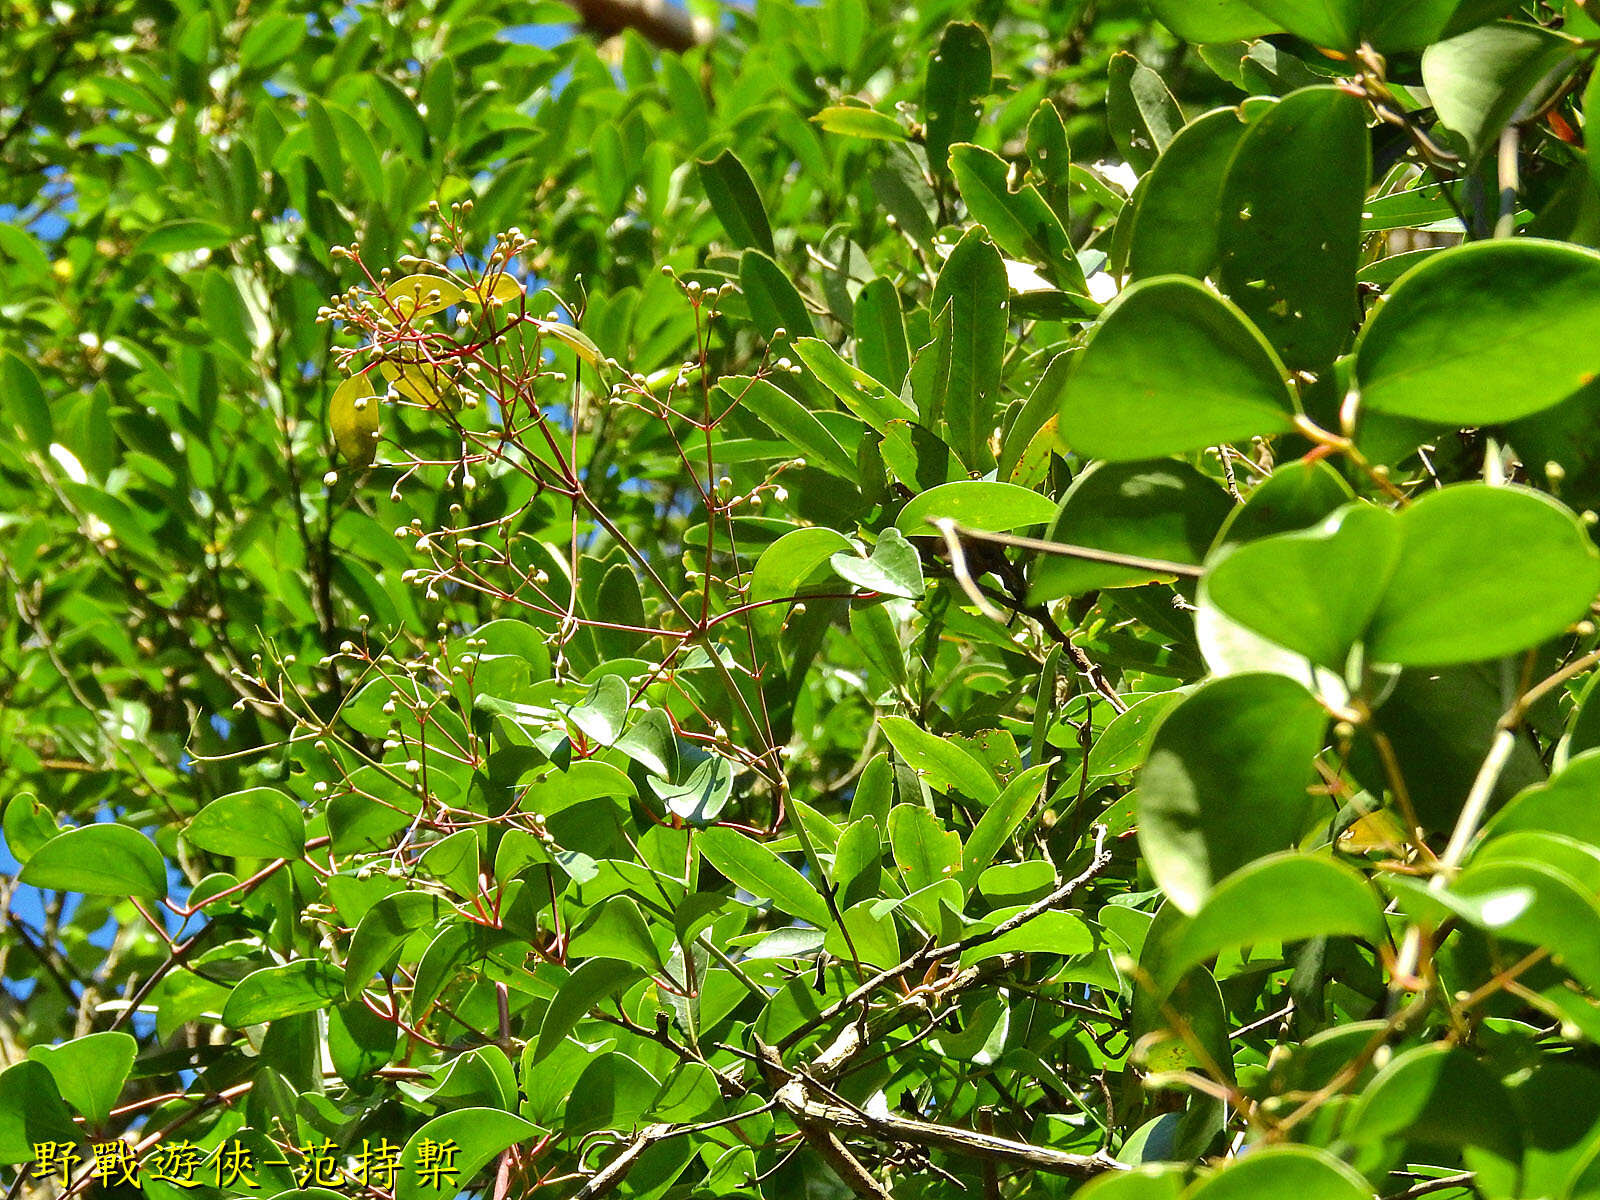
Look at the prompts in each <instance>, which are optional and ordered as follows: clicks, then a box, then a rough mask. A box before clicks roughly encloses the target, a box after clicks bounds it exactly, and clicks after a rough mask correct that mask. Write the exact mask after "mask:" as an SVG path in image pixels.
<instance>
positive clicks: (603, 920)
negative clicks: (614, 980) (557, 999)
mask: <svg viewBox="0 0 1600 1200" xmlns="http://www.w3.org/2000/svg"><path fill="white" fill-rule="evenodd" d="M568 952H569V953H570V954H571V955H572V956H573V957H574V958H614V959H619V960H621V961H622V962H628V963H632V964H633V965H634V966H636V967H641V968H643V969H644V970H646V971H651V972H654V971H659V970H660V969H661V955H660V953H659V952H658V951H657V950H656V944H655V943H654V942H653V941H651V940H650V929H649V927H648V926H647V925H646V924H645V921H644V914H643V913H641V912H640V911H639V905H638V903H637V902H636V901H634V900H633V899H631V898H630V897H627V896H612V897H611V898H610V899H608V900H606V901H604V902H603V903H602V904H600V905H599V907H597V908H596V909H595V910H594V911H593V912H592V913H590V914H589V916H588V918H587V919H585V921H584V922H583V924H582V925H580V926H579V927H578V928H577V929H575V930H574V931H573V933H572V941H571V943H570V944H569V945H568Z"/></svg>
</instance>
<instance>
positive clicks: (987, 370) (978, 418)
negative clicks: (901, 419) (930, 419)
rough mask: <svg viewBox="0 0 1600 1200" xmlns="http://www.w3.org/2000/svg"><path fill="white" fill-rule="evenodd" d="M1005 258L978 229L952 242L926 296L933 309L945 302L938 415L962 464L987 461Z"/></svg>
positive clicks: (1003, 313) (1002, 335)
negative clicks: (946, 368) (946, 332)
mask: <svg viewBox="0 0 1600 1200" xmlns="http://www.w3.org/2000/svg"><path fill="white" fill-rule="evenodd" d="M1008 295H1009V289H1008V287H1007V285H1006V268H1005V263H1004V262H1003V261H1002V260H1001V258H1000V252H999V251H998V250H996V249H995V248H994V245H993V244H992V243H991V242H990V241H989V240H988V238H986V237H985V236H984V232H983V230H982V229H970V230H968V231H967V233H966V234H965V235H964V236H963V237H962V239H961V240H960V241H959V242H957V243H956V247H955V249H954V250H952V251H950V257H949V258H947V259H946V260H945V263H944V267H943V268H942V269H941V270H940V272H939V280H938V282H937V283H936V284H935V285H934V288H933V298H932V301H931V304H932V308H933V311H934V312H940V311H942V310H943V309H944V307H945V306H946V305H949V306H950V335H951V338H952V340H953V357H952V359H951V363H950V372H949V382H948V386H947V390H946V391H945V400H944V409H943V416H944V420H945V422H946V423H947V424H948V425H949V426H950V445H951V448H952V449H954V450H955V452H956V453H957V454H959V455H960V456H961V460H962V461H963V462H965V463H966V464H967V466H968V467H970V468H972V469H974V470H977V469H979V467H980V465H981V464H992V456H991V455H990V452H989V439H990V438H991V437H992V436H993V435H994V426H995V402H996V399H997V398H998V396H999V392H1000V363H1001V359H1002V357H1003V355H1004V352H1005V342H1006V320H1007V309H1006V300H1007V297H1008Z"/></svg>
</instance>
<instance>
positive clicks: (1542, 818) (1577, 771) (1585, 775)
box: [1484, 751, 1600, 846]
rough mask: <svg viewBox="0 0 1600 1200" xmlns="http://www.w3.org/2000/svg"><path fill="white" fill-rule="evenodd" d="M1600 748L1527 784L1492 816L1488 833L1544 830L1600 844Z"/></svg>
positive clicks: (1591, 843) (1577, 757) (1487, 835)
mask: <svg viewBox="0 0 1600 1200" xmlns="http://www.w3.org/2000/svg"><path fill="white" fill-rule="evenodd" d="M1597 793H1600V752H1594V751H1591V752H1589V753H1585V754H1580V755H1578V756H1576V757H1575V758H1573V759H1572V760H1571V761H1570V762H1568V763H1567V764H1566V765H1565V766H1564V767H1562V768H1561V769H1560V770H1558V771H1556V773H1555V774H1554V775H1552V776H1551V777H1550V778H1549V779H1548V780H1547V781H1545V782H1543V783H1536V784H1534V785H1532V786H1530V787H1527V788H1524V789H1523V790H1522V791H1520V792H1518V793H1517V794H1516V796H1515V797H1513V798H1512V800H1511V801H1510V803H1508V804H1507V805H1506V806H1505V807H1504V808H1503V809H1501V810H1500V811H1499V812H1498V813H1496V814H1495V815H1494V816H1493V817H1492V818H1490V820H1489V824H1488V825H1487V826H1486V827H1485V829H1484V836H1485V837H1493V836H1495V835H1497V834H1502V833H1510V832H1514V831H1516V830H1530V829H1531V830H1544V831H1548V832H1550V833H1559V834H1564V835H1566V836H1568V837H1571V838H1575V839H1576V840H1577V841H1580V842H1584V843H1587V844H1588V845H1591V846H1600V805H1597V804H1595V803H1594V801H1593V797H1594V796H1595V795H1596V794H1597Z"/></svg>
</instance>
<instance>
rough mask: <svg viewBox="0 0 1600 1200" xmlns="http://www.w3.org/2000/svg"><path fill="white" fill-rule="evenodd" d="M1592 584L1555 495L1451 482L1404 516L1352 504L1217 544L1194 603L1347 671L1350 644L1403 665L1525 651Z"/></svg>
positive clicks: (1552, 631) (1567, 615)
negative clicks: (1300, 527) (1303, 526)
mask: <svg viewBox="0 0 1600 1200" xmlns="http://www.w3.org/2000/svg"><path fill="white" fill-rule="evenodd" d="M1512 578H1514V579H1516V580H1517V586H1516V588H1515V589H1510V588H1507V586H1506V580H1508V579H1512ZM1597 590H1600V557H1597V554H1596V551H1595V549H1594V547H1593V545H1592V543H1591V542H1590V541H1589V538H1588V536H1587V534H1586V533H1585V531H1584V529H1583V527H1582V525H1581V524H1580V523H1579V522H1578V520H1577V519H1576V518H1575V517H1573V516H1572V515H1571V514H1570V513H1568V512H1567V511H1566V510H1564V509H1563V508H1562V507H1561V506H1560V505H1559V504H1557V503H1556V502H1555V501H1553V500H1551V499H1550V498H1549V497H1547V496H1544V495H1542V494H1540V493H1537V492H1533V491H1529V490H1526V489H1523V488H1518V487H1489V486H1487V485H1484V484H1457V485H1454V486H1451V487H1448V488H1443V489H1440V490H1436V491H1432V492H1428V493H1426V494H1425V495H1424V496H1423V497H1422V499H1420V500H1418V501H1417V502H1416V503H1414V504H1412V505H1411V506H1410V507H1408V508H1406V509H1404V510H1403V511H1402V512H1400V513H1399V514H1398V515H1393V514H1390V513H1389V512H1387V511H1386V510H1382V509H1376V508H1372V507H1370V506H1365V505H1350V506H1347V507H1346V508H1344V509H1342V510H1340V512H1338V513H1336V514H1335V515H1334V516H1333V517H1330V518H1329V519H1328V521H1327V522H1326V523H1325V524H1324V525H1322V526H1321V527H1320V528H1318V529H1314V530H1307V531H1302V532H1297V533H1288V534H1280V535H1278V536H1276V537H1269V538H1263V539H1262V540H1260V541H1257V542H1251V543H1248V544H1246V545H1243V546H1239V547H1234V548H1231V549H1228V550H1225V551H1223V552H1222V553H1221V554H1220V555H1219V556H1218V557H1217V559H1216V560H1215V561H1214V562H1213V564H1212V566H1211V568H1210V570H1209V571H1208V572H1207V574H1206V577H1205V579H1204V580H1203V582H1202V591H1201V605H1202V607H1204V606H1208V605H1210V606H1215V607H1216V608H1218V609H1220V610H1221V611H1222V612H1223V613H1225V614H1226V615H1227V616H1228V617H1229V618H1230V619H1232V620H1234V621H1237V622H1238V623H1240V624H1241V625H1244V626H1245V627H1246V628H1248V629H1251V630H1253V631H1254V632H1256V633H1259V634H1261V635H1262V636H1263V637H1266V638H1268V639H1269V640H1271V641H1272V642H1274V643H1276V644H1277V645H1280V646H1283V647H1285V648H1287V649H1290V650H1294V651H1296V652H1297V653H1299V654H1303V655H1305V656H1306V657H1307V658H1309V659H1310V660H1311V661H1312V662H1315V663H1317V664H1318V665H1320V666H1324V667H1327V668H1329V669H1330V670H1333V671H1335V672H1342V671H1343V670H1344V667H1345V662H1346V658H1347V656H1348V654H1349V651H1350V648H1351V647H1352V646H1353V645H1354V644H1355V643H1356V642H1358V641H1361V642H1364V643H1365V644H1366V656H1367V659H1368V660H1369V661H1373V662H1388V663H1398V664H1400V665H1402V666H1445V665H1449V664H1451V663H1461V662H1473V661H1477V660H1481V659H1487V658H1498V657H1500V656H1501V655H1505V654H1511V653H1514V652H1516V651H1518V650H1525V649H1527V648H1528V647H1530V646H1534V645H1537V644H1538V643H1539V642H1542V641H1544V640H1545V639H1547V638H1550V637H1554V636H1555V635H1556V634H1558V633H1560V632H1561V631H1562V630H1563V629H1565V628H1566V627H1567V626H1568V625H1569V624H1570V623H1572V622H1573V621H1576V620H1578V619H1579V618H1581V617H1582V615H1583V613H1584V612H1585V611H1587V609H1588V606H1589V603H1590V601H1591V600H1592V599H1593V598H1594V595H1595V593H1596V591H1597Z"/></svg>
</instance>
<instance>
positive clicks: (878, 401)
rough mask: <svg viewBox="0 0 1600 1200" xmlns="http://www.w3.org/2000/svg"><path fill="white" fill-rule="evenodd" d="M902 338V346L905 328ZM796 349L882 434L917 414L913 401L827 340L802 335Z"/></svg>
mask: <svg viewBox="0 0 1600 1200" xmlns="http://www.w3.org/2000/svg"><path fill="white" fill-rule="evenodd" d="M858 307H859V306H858ZM895 316H896V317H898V316H899V308H898V307H897V308H896V309H895ZM900 341H901V344H902V346H903V345H904V342H905V330H904V329H902V330H901V331H900ZM794 352H795V354H796V356H798V357H799V359H800V361H801V362H803V363H805V365H806V366H807V367H809V368H810V370H811V373H812V374H813V375H815V376H816V377H817V380H818V382H820V383H821V384H822V386H823V387H825V388H827V389H828V390H829V391H830V392H832V393H833V394H834V395H835V396H837V397H839V399H840V400H842V401H843V402H844V405H845V407H846V408H848V409H849V410H850V411H851V412H853V413H855V414H856V416H858V417H860V418H861V419H862V420H863V421H865V422H866V423H867V424H868V425H871V426H872V427H873V428H874V429H876V430H878V431H879V432H880V433H881V432H882V431H883V429H884V428H885V427H886V426H887V425H888V423H889V422H890V421H896V420H902V421H903V420H911V419H914V418H915V417H916V415H917V413H916V409H915V408H913V407H912V405H911V404H909V403H908V402H907V401H905V400H902V399H901V398H900V396H899V395H898V394H897V393H895V392H892V391H890V390H889V389H888V388H887V387H885V386H884V385H883V384H882V383H880V382H878V380H877V379H876V378H874V377H873V376H872V375H869V374H868V373H867V372H865V371H863V370H861V369H860V368H859V367H855V366H852V365H851V364H850V363H847V362H845V360H844V359H843V358H841V357H840V356H839V352H838V351H837V350H835V349H834V348H833V347H832V346H830V345H828V343H827V342H823V341H818V340H817V339H816V338H800V339H798V340H796V342H795V343H794Z"/></svg>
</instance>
